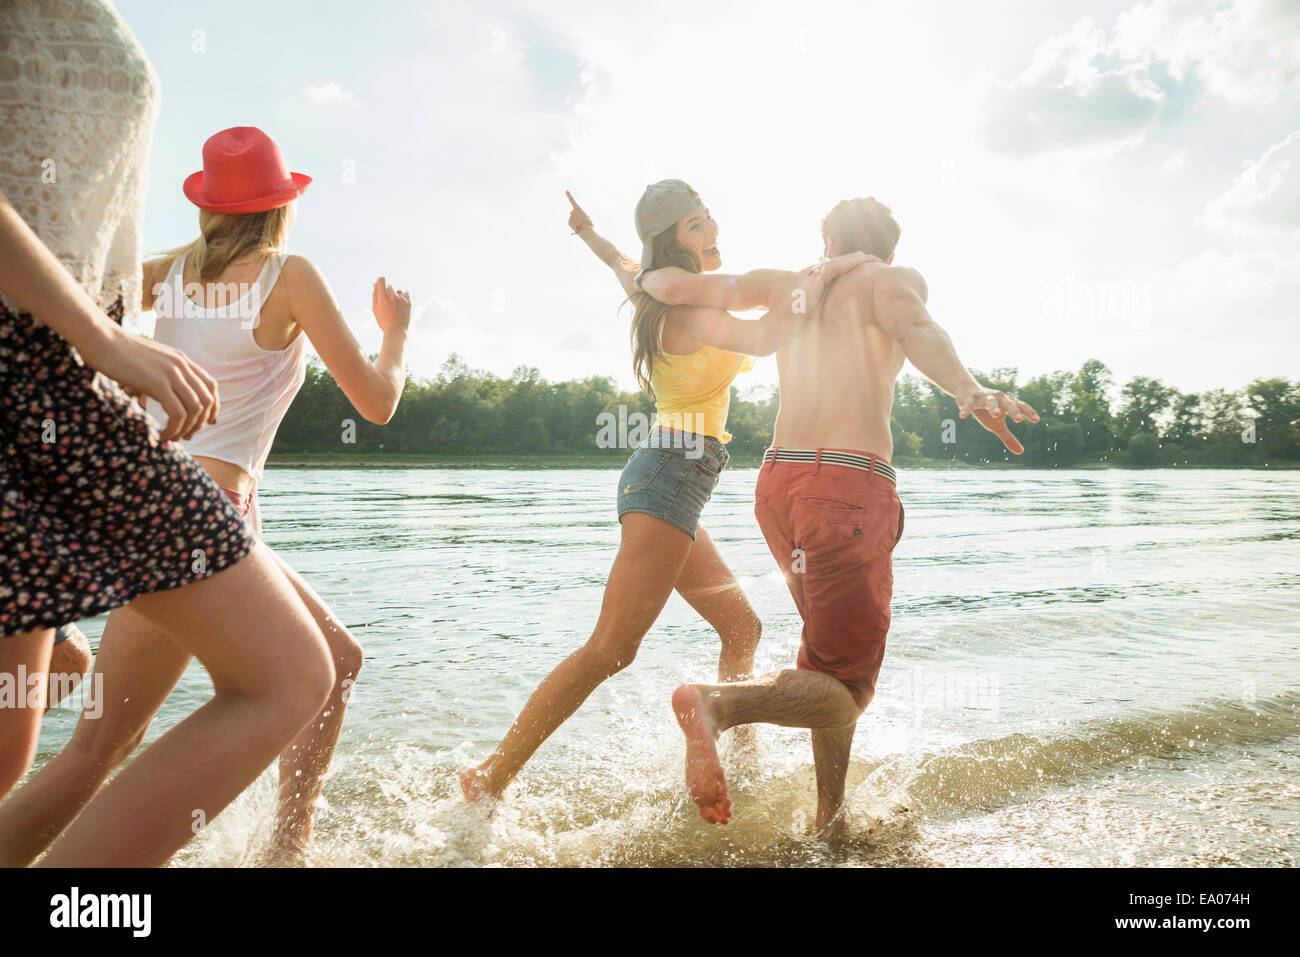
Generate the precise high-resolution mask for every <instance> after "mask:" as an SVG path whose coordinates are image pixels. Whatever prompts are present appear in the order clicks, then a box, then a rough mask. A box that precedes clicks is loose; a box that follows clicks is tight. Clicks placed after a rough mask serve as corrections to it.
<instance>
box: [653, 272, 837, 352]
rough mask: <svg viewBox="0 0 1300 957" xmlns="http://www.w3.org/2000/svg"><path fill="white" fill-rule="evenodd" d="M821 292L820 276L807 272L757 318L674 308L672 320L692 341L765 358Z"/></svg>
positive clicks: (703, 308)
mask: <svg viewBox="0 0 1300 957" xmlns="http://www.w3.org/2000/svg"><path fill="white" fill-rule="evenodd" d="M825 290H826V284H825V282H824V280H823V279H822V277H821V276H820V275H818V274H817V273H815V272H813V271H812V270H808V271H807V272H806V273H805V274H804V277H803V280H802V282H800V283H799V285H798V286H796V287H795V288H794V289H793V290H791V292H790V295H789V296H788V297H785V298H783V299H782V300H781V301H780V302H778V303H777V305H776V308H774V309H772V310H771V311H769V312H768V313H767V314H766V315H764V316H763V317H762V318H761V319H741V318H740V317H739V316H733V315H732V314H731V313H729V312H725V311H723V310H721V309H715V308H713V307H712V306H678V307H677V308H676V309H675V310H674V312H673V314H672V317H673V319H674V320H679V321H680V322H681V323H682V325H683V330H684V331H685V332H686V333H687V335H689V336H690V337H691V338H693V339H698V340H700V341H701V342H704V343H707V344H708V345H711V346H716V347H717V348H719V349H726V350H728V351H730V352H739V353H741V354H743V355H747V356H769V355H771V354H772V353H774V352H776V350H777V349H780V348H781V347H782V346H783V345H785V344H786V342H787V341H788V340H789V339H790V337H791V336H793V335H794V334H795V333H796V332H797V331H798V330H799V327H800V326H801V325H803V323H804V322H806V321H807V319H808V316H809V315H810V314H811V313H812V312H813V311H814V310H815V309H816V308H817V305H818V303H820V301H821V297H822V294H823V293H824V292H825Z"/></svg>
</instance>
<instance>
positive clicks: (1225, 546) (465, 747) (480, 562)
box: [38, 469, 1300, 866]
mask: <svg viewBox="0 0 1300 957" xmlns="http://www.w3.org/2000/svg"><path fill="white" fill-rule="evenodd" d="M755 476H756V472H755V471H754V470H753V469H748V470H747V469H731V470H728V471H727V472H726V473H725V474H724V475H723V477H722V480H721V482H720V484H719V487H718V490H717V491H716V493H715V495H714V498H713V500H712V502H710V504H709V506H708V508H707V509H706V511H705V515H704V525H705V527H707V528H708V529H709V531H710V533H711V534H712V535H713V537H714V539H715V541H716V542H717V543H718V546H719V548H720V549H721V550H722V552H723V554H724V556H725V557H726V559H727V561H728V563H729V564H730V565H731V567H732V569H733V570H734V571H735V573H736V575H737V577H738V578H739V579H740V582H741V584H742V586H743V587H744V588H745V590H746V592H747V594H748V595H749V597H750V600H751V602H752V603H753V605H754V607H755V608H756V609H757V611H758V612H759V614H760V615H761V616H762V618H763V620H764V626H765V631H764V637H763V641H762V645H761V648H760V650H759V655H758V668H759V670H760V671H768V670H775V669H778V668H782V667H787V666H791V665H792V664H793V662H794V659H795V654H796V652H797V649H798V642H799V619H798V616H797V614H796V613H795V609H794V605H793V602H792V601H791V599H790V597H789V595H788V593H787V591H786V589H785V585H784V582H783V581H782V579H781V577H780V574H779V572H778V571H777V568H776V566H775V564H774V563H773V561H772V559H771V557H770V556H769V554H768V552H767V549H766V547H765V546H764V544H763V541H762V538H761V537H760V535H759V532H758V528H757V525H756V524H755V522H754V518H753V513H752V500H753V493H752V490H753V485H754V479H755ZM616 477H617V472H615V471H610V470H599V469H592V470H537V471H534V470H509V469H464V470H459V469H457V470H451V469H355V470H353V469H346V470H345V469H272V470H270V471H269V472H268V473H267V475H266V478H265V482H264V485H263V489H262V493H261V496H262V497H261V505H262V510H263V519H264V523H265V537H266V539H267V541H268V543H269V544H270V545H271V546H272V547H274V548H276V549H277V550H278V551H280V552H281V554H283V555H284V556H285V557H286V559H287V560H288V561H289V563H290V564H291V565H293V566H294V567H295V568H297V569H298V571H299V572H301V573H302V574H303V575H304V576H305V577H306V579H307V580H308V581H309V582H310V583H311V584H312V585H313V586H314V587H315V588H316V590H317V591H318V592H319V593H320V594H321V595H322V596H323V597H324V598H325V599H326V600H327V601H328V602H329V603H330V604H331V606H332V607H333V608H334V610H335V612H336V613H337V614H338V616H339V617H340V618H341V619H342V620H343V621H344V622H345V623H346V624H347V625H348V626H349V628H351V629H352V631H353V632H354V633H355V634H356V635H357V637H358V638H359V639H360V640H361V642H362V644H363V645H364V647H365V648H366V651H367V664H366V666H365V669H364V670H363V672H362V674H361V679H360V682H359V683H358V685H357V687H356V689H355V692H354V695H353V697H352V701H351V704H350V707H349V712H348V719H347V724H346V725H345V727H344V730H343V734H342V738H341V740H340V744H339V751H338V754H337V756H336V759H335V762H334V766H333V770H332V772H331V776H330V779H329V781H328V783H327V785H326V789H325V802H324V807H323V808H322V813H321V816H320V818H319V822H318V826H317V843H318V847H319V850H320V859H321V861H322V862H324V863H329V864H337V865H345V866H346V865H362V866H375V865H380V866H404V865H511V866H517V865H600V864H603V865H692V864H719V865H727V864H735V865H877V866H888V865H908V866H916V865H949V866H951V865H958V866H960V865H986V864H993V865H1003V864H1005V865H1040V864H1067V865H1076V864H1077V865H1089V864H1100V865H1143V866H1145V865H1184V864H1191V865H1200V864H1213V865H1291V866H1294V865H1296V864H1297V863H1300V626H1298V624H1297V622H1298V621H1300V472H1289V473H1287V472H1283V473H1275V474H1270V473H1268V472H1260V471H1209V470H1196V471H1174V470H1156V471H1122V470H1108V471H1051V472H1048V471H974V470H971V471H921V470H918V471H912V472H906V471H904V472H903V473H902V474H900V481H899V495H900V497H901V499H902V500H903V503H904V505H905V507H906V509H907V527H906V532H905V534H904V537H903V539H902V541H901V542H900V543H899V545H898V547H897V549H896V551H895V555H894V564H895V590H894V607H893V624H892V628H891V631H890V635H889V642H888V647H887V651H886V655H885V663H884V667H883V669H882V671H881V675H880V682H879V686H878V689H877V695H876V698H875V700H874V701H873V702H872V704H871V706H870V707H869V708H868V710H867V712H866V714H865V715H864V717H863V719H862V721H861V722H860V723H859V726H858V731H857V737H856V741H855V744H854V757H853V764H852V767H851V769H850V773H849V782H848V783H849V803H848V809H849V822H850V836H849V839H848V840H847V841H846V842H844V843H843V844H840V845H836V846H827V845H825V844H824V843H822V842H820V841H818V840H816V839H813V838H810V837H809V836H808V835H807V830H808V822H809V820H810V819H811V817H812V814H813V810H814V807H815V797H814V789H813V769H812V757H811V752H810V748H809V744H808V735H807V732H805V731H797V730H791V729H785V728H778V727H768V726H764V727H762V728H761V729H760V731H759V733H758V742H757V747H756V749H755V750H754V751H752V752H743V753H734V752H732V751H727V750H726V749H724V756H725V757H726V761H727V770H728V774H729V777H730V780H731V789H732V796H733V801H734V810H733V816H732V821H731V823H730V824H728V825H726V826H725V827H720V826H715V825H709V824H707V823H705V822H704V821H703V820H701V819H700V818H699V816H698V815H697V814H696V812H695V809H694V806H693V805H692V804H691V803H690V801H689V799H688V798H687V797H686V795H685V792H684V789H683V786H682V771H683V749H682V742H681V735H680V732H679V731H678V729H677V726H676V723H675V721H674V720H673V716H672V713H671V709H670V707H669V704H668V699H669V695H670V694H671V692H672V690H673V688H675V687H676V686H677V685H678V684H680V683H682V682H683V681H688V680H711V679H712V677H713V675H714V673H715V670H716V664H717V651H718V641H717V636H716V634H715V633H714V632H713V631H712V630H711V629H710V628H709V627H708V626H707V625H706V624H705V623H704V622H703V620H701V619H700V618H699V617H698V616H696V615H695V613H694V612H693V611H692V610H691V609H690V608H689V606H687V605H686V604H685V603H684V602H683V601H682V600H681V599H680V598H678V597H677V596H674V597H673V598H672V599H671V600H670V602H669V605H668V607H667V608H666V609H665V611H664V613H663V615H662V616H661V618H660V620H659V622H658V623H657V624H656V626H655V627H654V629H653V630H652V631H651V632H650V634H649V635H648V636H647V638H646V640H645V641H644V643H643V645H642V649H641V653H640V655H639V657H638V658H637V660H636V661H635V662H634V663H633V664H632V666H631V667H629V668H628V669H626V670H625V671H623V672H621V673H620V674H618V675H616V676H615V677H614V678H613V679H611V680H610V681H609V682H607V683H606V684H605V685H604V686H602V687H601V688H599V689H598V690H597V691H596V692H595V694H593V695H592V697H591V698H590V699H589V700H588V701H587V703H586V705H585V706H584V707H583V708H582V709H581V710H580V711H579V712H578V714H577V715H575V716H574V718H573V719H572V720H570V721H569V723H568V724H566V725H565V726H564V727H563V728H561V729H560V730H559V731H558V732H557V733H556V734H555V735H554V736H553V737H552V738H551V739H550V740H549V741H548V742H547V743H546V744H545V745H543V747H542V748H541V750H540V751H539V752H538V753H537V755H536V756H535V758H534V760H533V762H532V763H531V764H530V765H529V766H528V767H527V768H525V770H524V772H523V773H522V774H521V776H520V778H519V779H518V781H517V782H516V783H515V784H514V785H513V786H512V788H511V789H510V790H509V791H508V792H507V797H506V800H505V801H504V802H502V803H501V804H500V805H499V806H498V807H497V809H496V810H495V811H494V812H493V813H492V814H490V815H488V814H486V813H484V812H483V811H482V810H480V809H479V808H477V807H473V806H468V805H466V804H465V803H464V802H463V801H462V800H461V798H460V793H459V786H458V784H457V774H458V772H459V771H460V769H461V768H463V767H464V766H465V765H466V764H467V763H469V762H470V761H471V760H475V759H480V758H482V757H483V756H485V755H486V754H487V753H488V752H489V751H490V750H491V749H492V747H493V746H495V744H496V743H497V742H498V741H499V740H500V738H501V736H502V735H503V734H504V733H505V731H506V730H507V728H508V727H509V725H510V723H511V721H512V720H513V718H514V716H515V715H516V713H517V712H518V710H519V708H520V707H521V706H522V705H523V703H524V701H525V700H526V699H527V697H528V695H529V694H530V693H531V692H532V690H533V689H534V687H535V686H536V685H537V683H538V681H540V680H541V678H542V677H543V676H544V675H545V674H546V673H547V672H548V671H549V670H550V669H551V668H552V667H553V666H554V665H555V664H557V663H558V662H559V661H560V660H561V659H562V658H563V657H564V656H565V655H567V654H568V653H569V652H570V651H572V650H573V649H574V648H575V647H576V646H577V645H578V644H580V643H581V642H582V641H584V640H585V639H586V638H587V636H588V634H589V632H590V629H591V626H592V625H593V624H594V622H595V619H596V614H597V611H598V608H599V603H600V599H601V593H602V589H603V586H604V580H605V576H606V574H607V573H608V570H609V566H610V563H611V561H612V559H613V556H614V551H615V547H616V545H617V541H618V525H617V522H616V519H615V517H614V491H615V489H614V486H615V484H616V481H615V480H616ZM82 628H83V630H85V631H86V633H87V634H88V635H90V636H91V639H92V643H96V642H97V640H98V635H99V632H100V630H101V629H102V619H98V620H94V621H90V622H84V623H82ZM266 638H267V640H268V641H273V640H275V636H274V635H267V636H266ZM209 693H210V684H209V683H208V682H207V679H206V677H205V675H204V674H203V672H202V671H201V670H199V669H198V668H197V667H192V668H191V669H190V671H189V672H188V673H187V674H186V676H185V677H184V678H183V679H182V682H181V684H180V686H179V687H178V688H177V689H176V691H175V692H174V693H173V695H172V697H171V698H170V699H169V701H168V702H167V705H166V706H165V707H164V709H163V710H162V712H161V713H160V715H159V717H158V720H157V721H156V722H155V723H154V725H153V726H152V728H151V729H150V732H149V739H150V740H152V739H154V738H156V737H157V736H158V735H160V734H161V733H162V732H163V731H165V730H166V729H167V728H168V727H170V726H171V725H172V724H174V723H175V722H176V721H178V720H180V718H182V717H183V716H184V715H185V714H187V713H189V712H190V711H192V710H193V709H194V708H195V707H197V706H198V705H199V704H200V703H201V702H202V701H203V700H205V698H206V697H207V695H208V694H209ZM74 721H75V712H74V711H72V710H70V709H57V710H55V711H53V712H51V714H50V716H49V718H48V719H47V721H46V723H45V727H44V730H43V732H42V737H41V750H40V754H39V756H38V764H39V762H41V761H44V760H47V759H48V758H49V756H50V755H51V754H52V753H53V752H54V751H55V750H57V749H58V748H59V747H61V746H62V744H63V743H64V742H65V741H66V740H67V738H68V737H69V735H70V734H71V731H72V727H73V723H74ZM272 775H273V771H268V772H267V773H266V774H264V775H263V776H262V778H261V779H259V780H258V781H257V782H256V783H255V785H254V786H253V787H252V788H250V789H249V790H248V791H247V792H246V793H245V794H244V796H243V797H241V798H240V799H239V801H238V802H236V804H235V805H233V806H232V807H231V808H230V809H228V810H227V811H226V812H225V813H224V814H223V815H222V816H221V817H219V818H218V819H217V820H216V821H215V822H214V823H213V824H212V825H211V826H210V827H209V828H208V829H207V830H206V831H205V832H204V833H203V834H202V835H200V836H199V837H198V838H197V839H196V840H195V841H194V842H193V843H192V844H191V845H190V846H189V847H187V848H186V849H185V850H183V851H182V852H181V853H180V854H178V855H177V857H176V858H175V861H174V863H175V864H178V865H240V864H246V863H252V862H254V861H255V860H256V857H257V853H258V851H259V849H260V845H261V841H262V840H263V839H264V837H265V835H266V832H267V827H268V824H269V821H270V820H271V817H272V811H273V802H274V790H275V789H274V779H273V776H272Z"/></svg>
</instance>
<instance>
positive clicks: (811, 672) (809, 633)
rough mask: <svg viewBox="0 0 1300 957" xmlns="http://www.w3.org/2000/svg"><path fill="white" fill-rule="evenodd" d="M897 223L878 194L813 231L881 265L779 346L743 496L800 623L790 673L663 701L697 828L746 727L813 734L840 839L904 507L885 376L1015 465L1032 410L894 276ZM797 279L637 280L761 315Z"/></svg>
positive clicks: (775, 273)
mask: <svg viewBox="0 0 1300 957" xmlns="http://www.w3.org/2000/svg"><path fill="white" fill-rule="evenodd" d="M899 232H900V231H899V227H898V224H897V223H896V222H895V221H894V218H893V217H892V216H891V215H890V212H889V209H888V208H887V207H886V206H884V205H883V204H881V203H879V202H878V201H876V200H875V199H874V198H867V199H851V200H845V201H844V202H841V203H839V204H838V205H837V206H836V207H835V208H834V209H833V210H831V212H830V214H829V215H827V217H826V219H825V220H824V221H823V223H822V237H823V240H824V243H825V253H826V255H827V256H828V257H833V256H838V255H843V254H845V253H850V252H853V251H862V252H865V253H868V254H871V255H874V256H876V257H878V259H879V260H880V261H878V262H869V263H867V264H866V265H863V266H859V267H857V268H856V269H854V270H853V271H851V272H849V273H847V274H846V275H844V276H843V277H841V278H839V279H838V280H836V281H834V282H833V284H832V285H831V287H830V288H829V289H828V290H827V292H826V295H825V296H824V297H823V300H822V305H821V310H820V315H816V316H813V317H810V321H809V322H808V323H807V324H806V325H805V326H804V327H803V329H802V330H801V331H800V332H799V333H798V335H796V336H795V338H793V339H791V340H790V341H789V342H788V343H787V344H786V345H785V346H784V347H783V348H782V349H781V350H780V351H778V352H777V354H776V358H777V369H778V372H779V375H780V388H781V408H780V412H779V414H778V415H777V419H776V426H775V434H774V436H773V439H772V447H771V448H769V449H768V450H767V452H766V453H765V455H764V462H763V466H762V468H761V469H760V471H759V477H758V482H757V485H756V486H755V489H754V514H755V516H756V517H757V518H758V523H759V527H760V528H761V529H762V531H763V537H764V538H765V539H766V540H767V544H768V548H769V549H770V550H771V552H772V556H773V558H775V559H776V561H777V564H778V565H780V566H781V570H782V573H783V574H784V576H785V579H786V583H787V585H788V586H789V588H790V593H791V595H793V596H794V601H795V605H796V607H797V608H798V610H799V614H800V616H801V617H802V618H803V623H804V626H803V637H802V642H801V644H800V648H799V658H798V662H797V666H796V667H795V668H793V669H786V670H784V671H778V672H774V673H772V674H768V675H764V676H763V677H761V678H756V679H753V680H750V681H739V682H734V683H731V684H716V685H709V684H687V685H682V686H681V687H680V688H678V689H677V690H676V691H675V692H674V693H673V697H672V703H673V710H674V712H675V713H676V715H677V721H678V723H679V724H680V725H681V727H682V731H683V732H684V734H685V735H686V785H687V788H688V790H689V791H690V794H691V797H692V799H693V800H694V801H695V803H696V805H697V806H698V807H699V809H700V814H701V815H702V816H703V817H704V819H705V820H707V821H711V822H714V823H718V824H725V823H726V822H727V821H728V820H729V819H730V816H731V799H730V796H729V795H728V792H727V781H726V776H725V774H724V773H723V770H722V764H721V762H720V761H719V759H718V751H717V748H716V746H715V740H716V739H717V736H718V735H719V734H720V733H721V732H722V731H725V730H726V729H728V728H732V727H736V726H737V725H743V724H750V723H754V722H766V723H768V724H780V725H785V726H786V727H794V728H810V729H811V730H812V747H813V761H814V763H815V765H816V769H817V828H816V829H817V833H818V834H819V835H820V836H823V837H827V838H834V837H839V836H841V835H842V833H843V830H844V820H843V817H842V815H840V813H839V811H840V808H841V806H842V805H843V803H844V780H845V776H846V774H847V771H848V764H849V751H850V749H851V747H852V744H853V733H854V731H855V729H856V724H857V720H858V718H859V716H860V715H861V714H862V712H863V710H864V709H865V708H866V706H867V705H868V703H870V701H871V698H872V697H873V695H874V694H875V684H876V675H877V674H878V673H879V671H880V664H881V660H882V659H883V657H884V653H885V634H886V632H887V631H888V630H889V602H890V596H891V592H892V589H893V566H892V560H891V553H892V552H893V549H894V545H895V544H896V543H897V542H898V540H899V538H900V537H901V535H902V533H903V508H902V505H901V504H900V503H899V500H898V494H897V491H896V483H895V476H894V470H893V468H891V467H890V465H889V458H890V455H891V454H892V451H893V442H892V438H891V436H890V432H889V415H890V408H891V406H892V405H893V395H894V381H895V380H896V379H897V378H898V374H899V371H900V370H901V369H902V367H903V360H904V359H908V360H910V361H911V363H912V365H914V366H915V367H916V368H917V369H918V370H919V371H920V372H921V373H922V374H924V375H925V376H926V377H927V378H929V379H930V380H931V381H932V382H934V383H935V384H936V385H937V386H939V388H941V389H942V390H943V391H944V392H945V393H947V394H948V395H950V396H952V397H953V398H954V399H955V400H956V402H957V408H958V410H959V413H960V416H961V417H962V418H966V417H967V416H968V415H973V416H975V418H976V419H977V420H978V421H979V423H980V424H981V425H982V426H984V428H986V429H988V430H989V431H990V432H993V433H994V434H995V435H997V436H998V437H999V438H1000V439H1001V440H1002V442H1003V444H1005V445H1006V447H1007V448H1008V449H1009V450H1010V451H1011V452H1013V453H1015V454H1016V455H1019V454H1020V453H1021V452H1023V451H1024V449H1023V447H1022V446H1021V445H1020V443H1019V442H1018V441H1017V440H1016V438H1015V436H1014V435H1012V434H1011V431H1010V430H1009V429H1008V427H1007V419H1008V417H1009V418H1011V419H1014V420H1015V421H1016V422H1020V421H1022V420H1023V419H1026V418H1028V419H1029V420H1030V421H1032V422H1037V421H1038V413H1037V412H1035V411H1034V410H1033V409H1032V408H1030V406H1029V405H1027V404H1026V403H1024V402H1020V401H1017V400H1016V399H1014V398H1012V397H1011V396H1008V395H1005V394H1003V393H1002V392H999V391H997V390H996V389H989V388H986V387H984V386H983V385H981V384H980V383H979V382H977V381H976V380H975V378H974V376H972V375H971V374H970V372H969V371H968V370H967V369H966V367H965V366H964V365H962V363H961V361H960V360H959V359H958V358H957V353H956V352H955V351H954V349H953V345H952V341H951V340H950V339H949V338H948V335H947V334H946V333H945V332H944V331H943V329H941V328H940V327H939V326H938V324H936V323H935V321H934V320H933V319H931V318H930V314H929V312H927V311H926V308H925V301H926V296H927V290H926V285H925V280H924V279H922V278H921V274H920V273H918V272H917V271H916V270H915V269H910V268H907V267H901V266H893V265H891V263H892V262H893V258H894V246H895V245H896V244H897V242H898V237H899ZM798 281H799V277H798V275H797V274H795V273H787V272H783V271H781V270H770V269H765V270H757V271H755V272H751V273H746V274H745V275H743V276H718V275H702V274H695V273H689V272H686V271H684V270H680V269H661V270H656V271H655V272H651V273H647V274H646V275H645V276H644V277H643V280H642V282H643V286H644V288H645V290H646V291H647V292H649V293H650V294H651V295H653V296H654V297H655V298H656V299H659V300H660V301H662V302H666V303H671V304H674V305H678V304H687V303H689V304H693V305H699V306H706V307H718V308H722V309H749V308H755V307H759V306H768V307H769V308H770V306H771V304H772V303H774V302H777V301H778V300H779V299H780V298H781V297H784V296H788V295H790V294H791V291H792V290H793V288H794V287H795V285H796V284H797V283H798Z"/></svg>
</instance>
